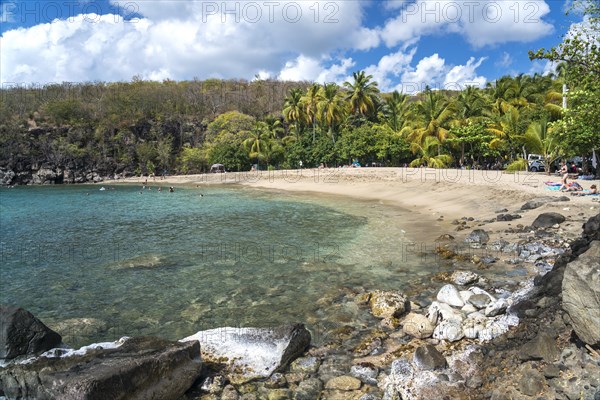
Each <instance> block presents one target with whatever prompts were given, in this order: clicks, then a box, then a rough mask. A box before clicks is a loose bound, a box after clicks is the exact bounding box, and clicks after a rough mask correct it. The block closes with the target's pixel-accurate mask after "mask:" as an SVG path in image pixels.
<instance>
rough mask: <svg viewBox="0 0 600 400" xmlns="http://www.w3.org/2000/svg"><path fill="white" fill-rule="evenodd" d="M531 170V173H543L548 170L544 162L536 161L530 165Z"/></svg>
mask: <svg viewBox="0 0 600 400" xmlns="http://www.w3.org/2000/svg"><path fill="white" fill-rule="evenodd" d="M529 170H530V171H531V172H543V171H545V170H546V168H545V165H544V161H542V160H535V161H531V162H530V163H529Z"/></svg>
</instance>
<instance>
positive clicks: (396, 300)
mask: <svg viewBox="0 0 600 400" xmlns="http://www.w3.org/2000/svg"><path fill="white" fill-rule="evenodd" d="M408 304H409V303H408V299H407V298H406V296H404V295H403V294H402V293H400V292H396V291H389V292H384V291H381V290H376V291H374V292H373V293H371V298H370V300H369V305H370V306H371V313H372V314H373V316H375V317H377V318H390V317H399V316H401V315H402V314H404V313H405V312H406V311H407V308H408Z"/></svg>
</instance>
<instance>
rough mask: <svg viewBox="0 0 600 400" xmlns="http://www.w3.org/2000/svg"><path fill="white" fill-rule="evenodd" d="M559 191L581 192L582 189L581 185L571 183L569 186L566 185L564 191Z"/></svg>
mask: <svg viewBox="0 0 600 400" xmlns="http://www.w3.org/2000/svg"><path fill="white" fill-rule="evenodd" d="M563 186H564V185H563ZM560 190H561V191H565V192H581V191H582V190H583V187H581V185H580V184H579V183H577V182H572V183H571V184H569V185H567V188H566V189H562V187H561V189H560Z"/></svg>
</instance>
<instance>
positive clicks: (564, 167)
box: [559, 161, 569, 190]
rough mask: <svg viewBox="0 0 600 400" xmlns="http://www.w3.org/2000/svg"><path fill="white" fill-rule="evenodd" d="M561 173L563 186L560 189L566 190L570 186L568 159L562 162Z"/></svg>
mask: <svg viewBox="0 0 600 400" xmlns="http://www.w3.org/2000/svg"><path fill="white" fill-rule="evenodd" d="M559 173H560V174H561V175H562V186H561V187H560V189H559V190H566V189H568V187H569V185H568V184H567V178H569V168H568V167H567V162H566V161H563V162H562V165H561V167H560V171H559Z"/></svg>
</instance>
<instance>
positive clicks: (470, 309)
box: [460, 304, 477, 315]
mask: <svg viewBox="0 0 600 400" xmlns="http://www.w3.org/2000/svg"><path fill="white" fill-rule="evenodd" d="M460 311H462V312H464V313H465V314H467V315H468V314H471V313H474V312H476V311H477V308H475V306H474V305H473V304H465V306H464V307H463V308H461V309H460Z"/></svg>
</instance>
